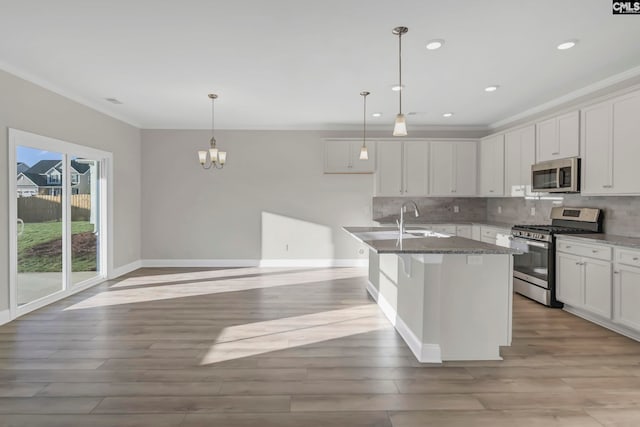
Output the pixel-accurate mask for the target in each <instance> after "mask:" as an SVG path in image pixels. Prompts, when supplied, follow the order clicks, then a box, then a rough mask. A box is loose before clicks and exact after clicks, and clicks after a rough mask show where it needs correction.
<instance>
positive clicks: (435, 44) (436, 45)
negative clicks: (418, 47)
mask: <svg viewBox="0 0 640 427" xmlns="http://www.w3.org/2000/svg"><path fill="white" fill-rule="evenodd" d="M443 44H444V40H442V39H434V40H429V41H428V42H427V49H429V50H436V49H440V48H441V47H442V45H443Z"/></svg>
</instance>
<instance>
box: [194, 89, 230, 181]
mask: <svg viewBox="0 0 640 427" xmlns="http://www.w3.org/2000/svg"><path fill="white" fill-rule="evenodd" d="M208 96H209V98H210V99H211V139H210V140H209V149H208V150H200V151H198V160H200V165H201V166H202V168H203V169H222V168H223V167H224V164H225V163H226V162H227V152H226V151H220V150H218V147H217V146H216V138H215V137H214V134H215V133H214V128H215V127H214V124H215V121H214V118H215V114H214V108H213V104H214V102H215V100H216V99H217V98H218V95H216V94H215V93H210V94H209V95H208Z"/></svg>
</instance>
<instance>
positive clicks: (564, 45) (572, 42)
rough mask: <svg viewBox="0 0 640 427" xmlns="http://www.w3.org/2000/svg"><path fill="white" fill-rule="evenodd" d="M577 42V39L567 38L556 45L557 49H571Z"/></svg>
mask: <svg viewBox="0 0 640 427" xmlns="http://www.w3.org/2000/svg"><path fill="white" fill-rule="evenodd" d="M577 43H578V40H567V41H566V42H562V43H560V44H559V45H558V46H557V47H558V50H567V49H571V48H572V47H574V46H575V45H576V44H577Z"/></svg>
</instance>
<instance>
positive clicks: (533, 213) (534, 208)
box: [531, 206, 536, 216]
mask: <svg viewBox="0 0 640 427" xmlns="http://www.w3.org/2000/svg"><path fill="white" fill-rule="evenodd" d="M535 214H536V207H535V206H534V207H532V208H531V216H534V215H535Z"/></svg>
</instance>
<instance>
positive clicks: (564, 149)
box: [556, 110, 580, 158]
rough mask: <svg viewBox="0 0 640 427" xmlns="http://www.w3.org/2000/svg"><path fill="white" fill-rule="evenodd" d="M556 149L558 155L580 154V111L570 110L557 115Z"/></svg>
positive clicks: (562, 156) (576, 155)
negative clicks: (558, 152)
mask: <svg viewBox="0 0 640 427" xmlns="http://www.w3.org/2000/svg"><path fill="white" fill-rule="evenodd" d="M556 120H557V123H558V124H557V129H558V149H559V151H560V157H561V158H566V157H578V156H579V155H580V112H579V111H577V110H576V111H572V112H571V113H567V114H563V115H562V116H558V117H557V119H556Z"/></svg>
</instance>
